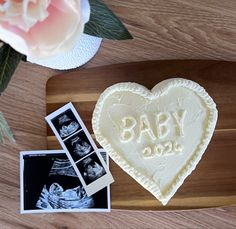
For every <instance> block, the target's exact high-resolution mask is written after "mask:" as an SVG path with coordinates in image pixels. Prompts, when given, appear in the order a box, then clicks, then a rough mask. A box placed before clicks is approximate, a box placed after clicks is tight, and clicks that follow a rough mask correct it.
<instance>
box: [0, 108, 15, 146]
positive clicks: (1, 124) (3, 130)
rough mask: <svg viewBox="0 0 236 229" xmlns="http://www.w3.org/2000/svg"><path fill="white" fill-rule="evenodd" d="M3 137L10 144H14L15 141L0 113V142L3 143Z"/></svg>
mask: <svg viewBox="0 0 236 229" xmlns="http://www.w3.org/2000/svg"><path fill="white" fill-rule="evenodd" d="M3 135H5V136H6V137H7V138H8V139H9V140H10V141H11V142H13V143H16V140H15V138H14V136H13V134H12V132H11V129H10V127H9V126H8V124H7V121H6V119H5V118H4V116H3V113H2V112H1V111H0V142H1V143H4V138H3Z"/></svg>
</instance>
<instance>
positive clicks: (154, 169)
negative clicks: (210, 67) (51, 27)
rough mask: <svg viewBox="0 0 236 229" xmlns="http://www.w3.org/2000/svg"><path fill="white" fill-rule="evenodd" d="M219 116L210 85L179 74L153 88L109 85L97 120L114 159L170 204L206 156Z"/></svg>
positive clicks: (99, 134)
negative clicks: (208, 88)
mask: <svg viewBox="0 0 236 229" xmlns="http://www.w3.org/2000/svg"><path fill="white" fill-rule="evenodd" d="M216 121H217V110H216V106H215V103H214V102H213V100H212V98H211V97H210V96H209V95H208V94H207V92H206V91H205V90H204V88H202V87H201V86H200V85H198V84H197V83H195V82H193V81H190V80H185V79H181V78H173V79H169V80H166V81H162V82H161V83H159V84H157V85H156V86H155V87H154V88H153V89H152V91H149V90H148V89H147V88H145V87H143V86H141V85H139V84H136V83H119V84H115V85H113V86H111V87H109V88H107V89H106V90H105V91H104V92H103V93H102V95H101V96H100V98H99V100H98V102H97V104H96V107H95V110H94V113H93V120H92V124H93V130H94V133H95V136H96V138H97V140H98V142H99V143H100V144H101V145H102V146H103V148H104V149H105V150H106V151H107V152H108V154H109V155H110V156H111V157H112V159H113V160H114V161H115V162H116V163H117V164H118V165H120V167H121V168H122V169H123V170H125V171H126V172H127V173H128V174H130V175H131V176H132V177H133V178H134V179H135V180H137V181H138V182H139V183H140V184H141V185H142V186H144V187H145V188H146V189H147V190H149V191H150V192H151V193H152V194H153V195H154V196H156V198H158V199H159V200H160V201H161V202H162V203H163V204H164V205H165V204H166V203H167V202H168V201H169V199H170V198H171V197H172V196H173V195H174V193H175V192H176V191H177V189H178V188H179V186H180V185H181V184H182V183H183V181H184V179H185V178H186V177H187V176H188V175H189V174H190V173H191V172H192V170H194V168H195V167H196V165H197V163H198V162H199V160H200V159H201V156H202V154H203V153H204V151H205V149H206V147H207V145H208V143H209V141H210V139H211V137H212V134H213V131H214V128H215V125H216Z"/></svg>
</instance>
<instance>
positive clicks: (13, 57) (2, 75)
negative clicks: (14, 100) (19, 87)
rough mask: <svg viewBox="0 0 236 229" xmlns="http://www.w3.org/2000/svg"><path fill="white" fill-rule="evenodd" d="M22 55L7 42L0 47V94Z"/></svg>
mask: <svg viewBox="0 0 236 229" xmlns="http://www.w3.org/2000/svg"><path fill="white" fill-rule="evenodd" d="M22 56H23V55H22V54H21V53H18V52H17V51H15V50H14V49H13V48H12V47H11V46H9V45H8V44H4V45H3V46H2V47H1V48H0V94H1V93H2V92H3V91H4V90H5V89H6V88H7V85H8V83H9V82H10V80H11V77H12V75H13V73H14V72H15V70H16V68H17V66H18V64H19V63H20V60H21V58H22Z"/></svg>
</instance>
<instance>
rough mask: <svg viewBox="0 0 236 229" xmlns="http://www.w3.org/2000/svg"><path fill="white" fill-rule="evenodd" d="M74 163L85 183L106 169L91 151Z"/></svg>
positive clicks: (96, 177)
mask: <svg viewBox="0 0 236 229" xmlns="http://www.w3.org/2000/svg"><path fill="white" fill-rule="evenodd" d="M76 165H77V168H78V169H79V171H80V173H81V175H82V177H83V178H84V181H85V183H86V185H88V184H90V183H91V182H93V181H95V180H97V179H99V178H100V177H102V176H103V175H105V174H106V171H105V169H104V168H103V166H102V163H101V162H100V160H99V158H98V156H97V155H96V153H92V154H91V155H89V156H88V157H86V158H84V159H82V160H81V161H79V162H78V163H77V164H76Z"/></svg>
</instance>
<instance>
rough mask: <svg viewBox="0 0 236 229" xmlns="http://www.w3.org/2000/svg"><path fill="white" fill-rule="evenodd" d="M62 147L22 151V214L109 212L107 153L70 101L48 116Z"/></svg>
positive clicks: (110, 177)
mask: <svg viewBox="0 0 236 229" xmlns="http://www.w3.org/2000/svg"><path fill="white" fill-rule="evenodd" d="M46 121H47V122H48V124H49V126H50V127H51V128H52V130H53V132H54V134H55V135H56V137H57V139H58V141H59V142H60V144H61V146H62V148H63V150H44V151H23V152H21V154H20V162H21V166H20V167H21V213H39V212H42V213H43V212H68V211H69V212H71V211H72V212H85V211H88V212H89V211H110V184H111V183H112V182H113V181H114V180H113V177H112V175H111V173H110V171H109V159H108V155H107V154H106V152H105V151H104V150H103V149H98V148H97V146H96V144H95V143H94V141H93V139H92V137H91V135H90V134H89V132H88V130H87V128H86V127H85V125H84V123H83V121H82V120H81V118H80V116H79V114H78V113H77V111H76V110H75V108H74V106H73V105H72V104H71V103H68V104H66V105H65V106H63V107H62V108H60V109H58V110H56V111H55V112H53V113H52V114H50V115H48V116H47V117H46Z"/></svg>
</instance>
